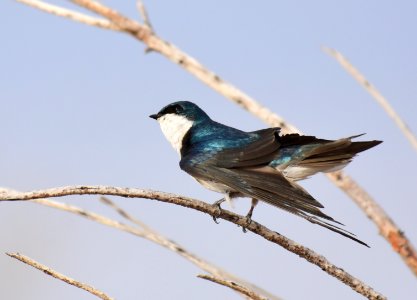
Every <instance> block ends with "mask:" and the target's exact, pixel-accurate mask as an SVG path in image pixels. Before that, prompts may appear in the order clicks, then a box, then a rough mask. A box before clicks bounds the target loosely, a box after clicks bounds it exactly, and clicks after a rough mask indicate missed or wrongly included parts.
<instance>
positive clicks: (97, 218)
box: [0, 189, 280, 300]
mask: <svg viewBox="0 0 417 300" xmlns="http://www.w3.org/2000/svg"><path fill="white" fill-rule="evenodd" d="M2 191H6V190H5V189H3V190H2V189H0V193H1V192H2ZM8 191H10V190H8ZM103 198H104V197H103ZM106 199H107V201H109V202H111V201H110V200H109V199H108V198H106ZM32 202H36V203H38V204H41V205H44V206H48V207H51V208H55V209H59V210H63V211H66V212H70V213H73V214H76V215H78V216H81V217H84V218H87V219H89V220H91V221H94V222H97V223H100V224H102V225H106V226H109V227H112V228H115V229H118V230H121V231H124V232H127V233H130V234H133V235H135V236H138V237H141V238H144V239H147V240H149V241H151V242H153V243H155V244H158V245H160V246H162V247H164V248H166V249H168V250H171V251H173V252H174V253H176V254H178V255H180V256H181V257H183V258H185V259H186V260H188V261H189V262H191V263H192V264H194V265H195V266H197V267H199V268H200V269H202V270H203V271H206V272H208V273H210V274H212V275H214V276H217V277H220V278H225V279H230V280H233V281H235V282H237V283H239V284H241V285H244V286H246V287H248V288H250V289H252V290H254V291H256V292H258V293H260V294H262V295H265V296H266V297H268V299H270V300H280V298H278V297H276V296H275V295H273V294H271V293H269V292H268V291H266V290H264V289H262V288H260V287H258V286H256V285H255V284H253V283H250V282H247V281H245V280H243V279H241V278H239V277H237V276H235V275H233V274H231V273H228V272H227V271H225V270H223V269H221V268H219V267H217V266H215V265H213V264H212V263H210V262H208V261H206V260H204V259H202V258H200V257H198V256H197V255H195V254H193V253H191V252H190V251H188V250H187V249H185V248H184V247H183V246H181V245H180V244H178V243H176V242H174V241H172V240H171V239H168V238H166V237H164V236H163V235H161V234H159V233H157V232H156V231H154V230H152V229H151V228H150V227H148V226H147V225H145V224H143V223H142V222H140V221H139V220H136V219H134V218H133V219H130V218H132V216H129V219H130V220H131V221H133V220H135V223H137V222H139V223H141V224H142V225H140V226H141V227H142V228H145V227H146V229H140V228H137V227H132V226H129V225H126V224H123V223H120V222H118V221H115V220H112V219H109V218H107V217H105V216H102V215H99V214H97V213H93V212H90V211H87V210H84V209H82V208H79V207H77V206H74V205H70V204H66V203H60V202H56V201H52V200H48V199H37V200H33V201H32ZM111 203H112V202H111ZM113 208H115V209H117V210H119V209H120V208H118V207H117V206H116V205H114V207H113ZM119 213H120V212H119ZM125 214H127V213H126V212H123V213H122V215H125Z"/></svg>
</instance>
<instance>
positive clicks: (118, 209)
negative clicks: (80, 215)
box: [100, 196, 156, 234]
mask: <svg viewBox="0 0 417 300" xmlns="http://www.w3.org/2000/svg"><path fill="white" fill-rule="evenodd" d="M100 201H101V202H102V203H104V204H106V205H108V206H109V207H111V208H112V209H114V210H115V211H116V212H117V213H118V214H119V215H121V216H122V217H123V218H125V219H126V220H129V221H130V222H132V223H133V224H135V225H137V226H139V228H141V229H142V230H143V231H149V232H150V233H154V234H156V231H154V230H152V229H151V228H150V227H149V226H148V225H146V224H145V223H143V222H142V221H140V220H138V219H137V218H135V217H133V216H132V215H131V214H129V213H128V212H127V211H125V210H124V209H122V208H121V207H119V206H117V204H116V203H114V202H113V201H111V200H110V199H109V198H107V197H104V196H101V197H100Z"/></svg>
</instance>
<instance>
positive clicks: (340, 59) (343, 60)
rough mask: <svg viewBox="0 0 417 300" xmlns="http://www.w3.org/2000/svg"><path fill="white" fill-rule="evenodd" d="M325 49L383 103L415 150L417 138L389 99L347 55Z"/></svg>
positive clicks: (324, 49) (382, 105) (379, 102)
mask: <svg viewBox="0 0 417 300" xmlns="http://www.w3.org/2000/svg"><path fill="white" fill-rule="evenodd" d="M323 51H324V52H326V53H327V54H328V55H330V56H332V57H333V58H335V59H336V60H337V61H338V63H339V64H340V65H341V66H342V67H343V68H344V69H345V70H346V71H347V72H348V73H349V74H350V75H351V76H352V77H353V78H354V79H355V80H356V81H357V82H359V84H360V85H361V86H362V87H363V88H364V89H365V90H366V91H367V92H368V93H369V94H371V96H372V97H373V98H374V99H375V101H376V102H377V103H378V104H379V105H381V107H382V108H383V109H384V110H385V112H386V113H387V114H388V116H390V118H391V119H392V120H393V121H394V122H395V124H397V126H398V128H400V130H401V131H402V133H403V134H404V135H405V137H406V138H407V139H408V141H409V142H410V144H411V145H412V146H413V147H414V150H417V138H416V136H415V135H414V134H413V132H412V131H411V130H410V128H409V127H408V126H407V124H406V123H405V121H404V120H403V119H402V118H401V117H400V116H399V115H398V114H397V112H396V111H395V110H394V108H393V107H392V106H391V104H390V103H389V102H388V100H387V99H386V98H385V97H384V96H382V94H381V93H380V92H379V91H378V90H377V88H376V87H375V86H373V85H372V84H371V83H370V82H369V81H368V80H367V79H366V78H365V76H363V75H362V73H361V72H360V71H359V70H358V69H356V68H355V67H354V66H353V65H352V64H351V63H350V62H349V61H348V60H347V58H346V57H344V56H343V55H342V53H340V52H339V51H337V50H335V49H331V48H327V47H323Z"/></svg>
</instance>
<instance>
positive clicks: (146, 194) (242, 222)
mask: <svg viewBox="0 0 417 300" xmlns="http://www.w3.org/2000/svg"><path fill="white" fill-rule="evenodd" d="M69 195H113V196H120V197H126V198H146V199H151V200H158V201H162V202H166V203H171V204H175V205H179V206H183V207H188V208H191V209H194V210H198V211H200V212H203V213H206V214H209V215H210V216H215V217H217V218H221V219H224V220H227V221H229V222H232V223H234V224H236V225H239V226H242V227H243V226H244V227H245V228H246V229H247V230H249V231H252V232H253V233H255V234H257V235H259V236H261V237H263V238H264V239H266V240H268V241H270V242H272V243H274V244H277V245H280V246H281V247H283V248H285V249H286V250H288V251H291V252H293V253H294V254H297V255H298V256H300V257H302V258H304V259H305V260H307V261H309V262H310V263H312V264H315V265H316V266H318V267H319V268H320V269H322V270H323V271H325V272H326V273H327V274H329V275H331V276H333V277H335V278H337V279H338V280H339V281H341V282H343V283H344V284H346V285H348V286H350V287H351V288H352V289H353V290H354V291H356V292H358V293H360V294H362V295H363V296H365V297H367V298H368V299H386V297H385V296H383V295H382V294H380V293H378V292H376V291H375V290H374V289H372V288H371V287H370V286H368V285H366V284H365V283H363V282H362V281H360V280H359V279H357V278H355V277H353V276H352V275H350V274H349V273H347V272H346V271H344V270H343V269H342V268H339V267H337V266H335V265H334V264H332V263H331V262H329V261H328V260H327V259H326V258H325V257H323V256H322V255H319V254H317V253H316V252H314V251H313V250H311V249H309V248H307V247H304V246H302V245H300V244H298V243H296V242H294V241H292V240H290V239H288V238H287V237H285V236H283V235H281V234H279V233H277V232H275V231H272V230H270V229H268V228H267V227H265V226H263V225H261V224H259V223H257V222H255V221H252V222H251V223H250V224H249V225H248V224H247V219H246V217H243V216H240V215H237V214H235V213H232V212H230V211H228V210H225V209H222V210H220V214H219V210H218V208H217V207H215V206H213V205H210V204H207V203H205V202H203V201H199V200H196V199H192V198H188V197H184V196H179V195H174V194H169V193H164V192H158V191H152V190H142V189H135V188H120V187H108V186H67V187H59V188H52V189H46V190H39V191H32V192H26V193H20V192H14V191H7V190H3V191H2V192H1V193H0V201H20V200H34V199H41V198H50V197H63V196H69Z"/></svg>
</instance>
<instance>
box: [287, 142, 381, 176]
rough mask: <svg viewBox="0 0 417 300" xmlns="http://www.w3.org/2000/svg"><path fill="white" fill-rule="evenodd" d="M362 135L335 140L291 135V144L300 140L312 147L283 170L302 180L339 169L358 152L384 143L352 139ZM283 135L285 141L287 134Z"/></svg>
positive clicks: (303, 144)
mask: <svg viewBox="0 0 417 300" xmlns="http://www.w3.org/2000/svg"><path fill="white" fill-rule="evenodd" d="M362 135H363V134H360V135H355V136H351V137H348V138H343V139H339V140H335V141H329V140H322V139H316V138H314V137H308V136H305V137H303V136H294V135H291V137H290V138H289V140H290V141H289V144H290V145H294V143H296V142H299V143H300V145H302V146H305V147H310V149H309V150H308V151H306V152H305V153H304V155H303V156H302V158H301V159H299V160H297V161H295V162H293V163H292V164H290V165H289V166H287V167H286V169H285V170H283V172H284V174H285V176H286V177H288V178H291V179H293V180H301V179H305V178H307V177H310V176H311V175H314V174H315V173H318V172H334V171H338V170H340V169H342V168H344V167H345V166H346V165H347V164H349V163H350V162H351V161H352V159H353V157H355V156H356V155H357V154H358V153H360V152H363V151H365V150H368V149H370V148H372V147H375V146H376V145H379V144H380V143H382V141H376V140H375V141H363V142H353V141H352V139H353V138H356V137H359V136H362ZM283 137H284V142H285V136H283ZM287 139H288V138H287ZM284 146H285V144H284Z"/></svg>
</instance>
